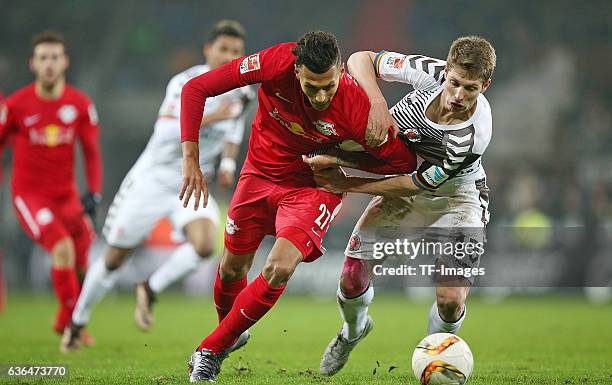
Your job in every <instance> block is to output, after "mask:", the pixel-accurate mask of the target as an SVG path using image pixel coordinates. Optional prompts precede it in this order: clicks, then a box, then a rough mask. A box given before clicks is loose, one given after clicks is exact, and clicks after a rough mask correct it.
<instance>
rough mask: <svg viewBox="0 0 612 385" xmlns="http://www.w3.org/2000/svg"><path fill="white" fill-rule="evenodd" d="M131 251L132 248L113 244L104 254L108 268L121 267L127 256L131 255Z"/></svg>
mask: <svg viewBox="0 0 612 385" xmlns="http://www.w3.org/2000/svg"><path fill="white" fill-rule="evenodd" d="M131 251H132V249H124V248H120V247H114V246H111V247H110V248H109V249H108V251H107V252H106V255H105V256H104V263H105V264H106V268H107V269H109V270H115V269H118V268H119V267H121V265H123V263H124V262H125V260H126V259H127V257H128V256H129V255H130V252H131Z"/></svg>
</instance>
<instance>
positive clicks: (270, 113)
mask: <svg viewBox="0 0 612 385" xmlns="http://www.w3.org/2000/svg"><path fill="white" fill-rule="evenodd" d="M295 45H296V44H295V43H282V44H279V45H276V46H273V47H271V48H268V49H265V50H263V51H261V52H258V53H256V54H253V55H249V56H246V57H243V58H240V59H236V60H233V61H232V62H230V63H228V64H226V65H224V66H221V67H219V68H217V69H214V70H212V71H209V72H207V73H205V74H202V75H200V76H198V77H195V78H193V79H192V80H190V81H189V82H187V84H185V86H184V87H183V91H182V96H181V99H182V100H181V134H182V135H181V136H182V140H183V141H186V140H187V141H193V142H197V141H198V138H199V135H198V130H199V128H200V121H201V119H202V114H203V109H204V103H205V100H206V98H207V97H211V96H215V95H219V94H221V93H224V92H226V91H228V90H230V89H233V88H237V87H242V86H244V85H247V84H253V83H261V87H260V89H259V93H258V100H259V108H258V110H257V115H256V116H255V120H254V122H253V130H252V132H251V138H250V141H249V152H248V155H247V162H246V163H245V165H244V167H243V170H242V172H243V173H253V174H258V175H262V176H265V177H266V178H268V179H269V180H271V181H273V182H275V183H286V184H291V185H294V186H313V185H314V180H313V174H312V171H311V170H310V168H309V167H308V166H307V165H305V164H304V163H303V161H302V158H301V155H302V154H308V153H310V152H312V151H314V150H318V149H325V148H329V147H331V146H333V145H335V144H338V143H340V142H342V141H344V140H354V141H356V142H358V143H359V144H361V145H362V146H364V147H365V149H366V151H368V152H369V153H370V154H372V155H374V156H375V157H377V158H378V159H381V160H383V161H384V163H386V165H388V166H391V167H390V168H389V169H386V170H385V171H384V172H385V173H408V172H412V171H413V170H414V168H415V164H416V159H415V156H414V154H413V153H412V152H410V151H409V150H408V148H407V147H406V146H405V145H404V144H403V143H402V142H401V141H400V140H389V141H387V142H386V143H385V144H384V145H382V146H380V147H376V148H372V147H367V146H366V145H365V128H366V124H367V119H368V113H369V110H370V103H369V100H368V98H367V96H366V94H365V92H364V91H363V90H362V89H361V87H360V86H359V84H357V82H356V81H355V79H354V78H353V77H352V76H350V75H349V74H344V76H343V77H342V78H341V80H340V84H339V86H338V91H337V92H336V94H335V95H334V98H333V99H332V102H331V104H330V106H329V107H328V108H327V109H326V110H324V111H317V110H315V109H314V108H312V106H311V105H310V102H309V101H308V99H307V98H306V95H305V94H304V93H303V92H302V89H301V87H300V82H299V81H298V79H297V78H296V76H295V72H294V63H295V56H294V55H293V53H292V49H293V48H294V47H295Z"/></svg>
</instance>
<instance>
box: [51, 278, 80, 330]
mask: <svg viewBox="0 0 612 385" xmlns="http://www.w3.org/2000/svg"><path fill="white" fill-rule="evenodd" d="M51 282H52V283H53V287H54V289H55V295H56V296H57V299H58V301H59V304H60V308H59V310H58V312H57V316H56V317H55V325H53V329H55V331H56V332H58V333H62V332H63V331H64V328H65V327H66V326H68V324H69V323H70V319H71V318H72V310H74V305H76V301H77V298H78V296H79V282H78V280H77V276H76V272H75V270H74V269H66V270H60V269H58V268H55V267H52V268H51Z"/></svg>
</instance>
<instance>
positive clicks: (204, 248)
mask: <svg viewBox="0 0 612 385" xmlns="http://www.w3.org/2000/svg"><path fill="white" fill-rule="evenodd" d="M192 245H193V248H194V250H195V251H196V253H197V254H198V255H199V256H200V258H202V259H204V258H208V257H210V256H211V255H212V253H213V252H214V248H213V245H212V242H210V241H207V240H198V241H195V242H193V243H192Z"/></svg>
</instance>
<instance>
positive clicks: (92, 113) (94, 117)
mask: <svg viewBox="0 0 612 385" xmlns="http://www.w3.org/2000/svg"><path fill="white" fill-rule="evenodd" d="M87 114H88V115H89V121H90V122H91V124H96V125H97V124H98V111H97V110H96V106H94V105H93V104H90V105H89V108H88V109H87Z"/></svg>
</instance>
